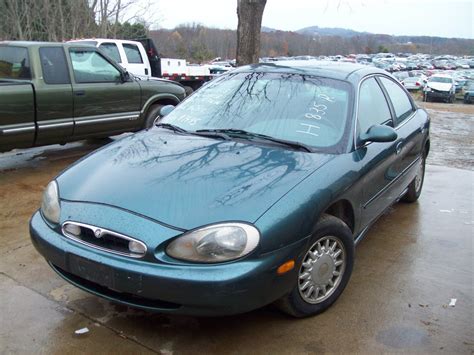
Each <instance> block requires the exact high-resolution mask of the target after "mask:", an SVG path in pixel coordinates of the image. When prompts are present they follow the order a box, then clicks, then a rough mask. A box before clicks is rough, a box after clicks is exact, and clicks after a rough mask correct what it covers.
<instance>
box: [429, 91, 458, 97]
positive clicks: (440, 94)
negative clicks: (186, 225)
mask: <svg viewBox="0 0 474 355" xmlns="http://www.w3.org/2000/svg"><path fill="white" fill-rule="evenodd" d="M451 95H452V93H451V92H450V91H434V90H431V91H426V96H427V97H433V98H436V99H449V98H450V97H451Z"/></svg>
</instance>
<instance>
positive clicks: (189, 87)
mask: <svg viewBox="0 0 474 355" xmlns="http://www.w3.org/2000/svg"><path fill="white" fill-rule="evenodd" d="M184 91H185V92H186V97H188V96H189V95H191V94H192V93H193V92H194V89H193V88H192V87H191V86H185V87H184Z"/></svg>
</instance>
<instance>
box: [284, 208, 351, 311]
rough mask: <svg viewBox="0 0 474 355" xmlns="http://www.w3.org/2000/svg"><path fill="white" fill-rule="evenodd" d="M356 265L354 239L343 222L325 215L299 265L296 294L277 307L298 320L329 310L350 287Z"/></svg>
mask: <svg viewBox="0 0 474 355" xmlns="http://www.w3.org/2000/svg"><path fill="white" fill-rule="evenodd" d="M353 265H354V239H353V237H352V233H351V231H350V229H349V227H347V225H346V224H345V223H344V222H342V221H341V220H340V219H338V218H336V217H334V216H331V215H326V214H325V215H323V216H322V217H321V219H320V221H319V222H318V224H317V226H316V230H315V232H314V233H313V236H312V237H311V242H310V244H309V248H308V249H307V250H305V252H304V257H303V259H302V260H301V263H300V265H299V269H298V274H297V275H296V278H297V279H296V280H295V286H294V288H293V289H292V291H291V292H290V293H289V294H287V295H286V296H284V297H283V298H281V299H280V300H278V301H277V303H276V304H277V306H279V308H280V309H281V310H282V311H284V312H285V313H288V314H290V315H292V316H294V317H298V318H302V317H308V316H312V315H316V314H319V313H322V312H324V311H325V310H326V309H328V308H329V307H330V306H331V305H332V304H333V303H334V302H335V301H336V300H337V298H338V297H339V296H340V295H341V293H342V291H343V290H344V288H345V287H346V285H347V283H348V281H349V278H350V276H351V273H352V267H353Z"/></svg>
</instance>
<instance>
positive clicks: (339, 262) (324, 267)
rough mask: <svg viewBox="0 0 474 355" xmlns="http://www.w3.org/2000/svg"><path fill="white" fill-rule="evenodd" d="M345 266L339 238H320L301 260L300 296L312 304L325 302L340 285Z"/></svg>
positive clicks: (344, 254) (344, 253)
mask: <svg viewBox="0 0 474 355" xmlns="http://www.w3.org/2000/svg"><path fill="white" fill-rule="evenodd" d="M345 266H346V252H345V249H344V245H343V244H342V242H341V241H340V240H339V238H336V237H333V236H327V237H323V238H321V239H320V240H318V241H317V242H316V243H314V244H313V246H312V247H311V248H310V249H309V250H308V252H307V253H306V255H305V257H304V259H303V264H302V265H301V268H300V272H299V275H298V290H299V292H300V296H301V297H302V298H303V300H305V301H306V302H308V303H312V304H315V303H320V302H322V301H324V300H326V299H327V298H328V297H329V296H331V295H332V294H333V293H334V291H335V290H336V289H337V287H338V286H339V284H340V283H341V279H342V275H343V274H344V270H345Z"/></svg>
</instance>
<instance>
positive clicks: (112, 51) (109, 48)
mask: <svg viewBox="0 0 474 355" xmlns="http://www.w3.org/2000/svg"><path fill="white" fill-rule="evenodd" d="M99 48H100V49H102V50H103V51H104V53H105V54H107V55H108V56H109V57H110V58H112V59H113V60H115V61H116V62H117V63H120V62H121V59H120V53H119V50H118V48H117V45H116V44H115V43H102V44H101V45H100V46H99Z"/></svg>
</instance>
